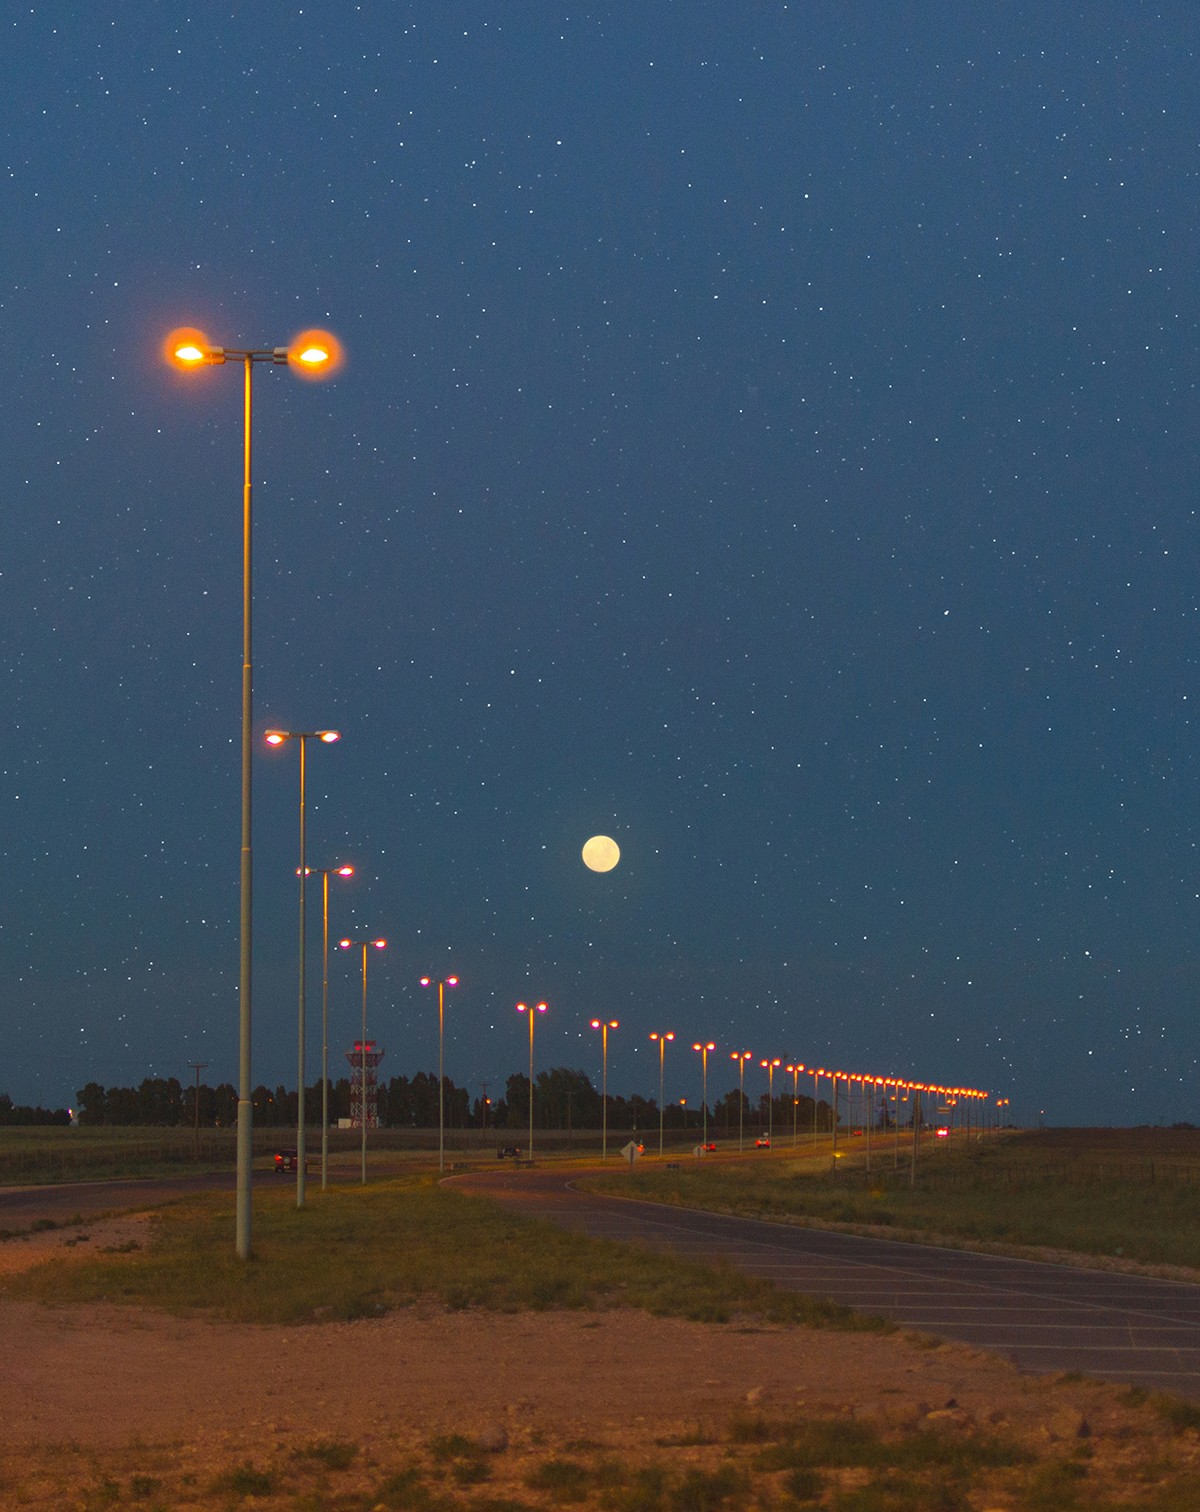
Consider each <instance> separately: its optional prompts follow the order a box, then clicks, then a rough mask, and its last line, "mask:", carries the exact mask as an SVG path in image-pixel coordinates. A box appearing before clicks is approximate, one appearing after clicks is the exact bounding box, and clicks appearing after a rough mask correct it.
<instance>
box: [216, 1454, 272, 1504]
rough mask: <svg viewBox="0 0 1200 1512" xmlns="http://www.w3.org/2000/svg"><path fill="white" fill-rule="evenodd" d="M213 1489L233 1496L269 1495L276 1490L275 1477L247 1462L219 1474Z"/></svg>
mask: <svg viewBox="0 0 1200 1512" xmlns="http://www.w3.org/2000/svg"><path fill="white" fill-rule="evenodd" d="M212 1490H213V1491H215V1492H217V1493H222V1492H224V1493H228V1494H230V1495H232V1496H269V1495H270V1494H271V1492H272V1491H274V1490H275V1477H274V1476H273V1475H271V1474H269V1473H268V1472H267V1471H265V1470H256V1469H255V1467H254V1466H253V1465H251V1464H249V1463H248V1462H247V1463H246V1464H244V1465H238V1466H237V1468H236V1469H234V1470H226V1471H225V1472H224V1474H222V1475H218V1476H217V1478H216V1480H214V1481H213V1482H212Z"/></svg>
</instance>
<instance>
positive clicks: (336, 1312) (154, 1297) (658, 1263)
mask: <svg viewBox="0 0 1200 1512" xmlns="http://www.w3.org/2000/svg"><path fill="white" fill-rule="evenodd" d="M255 1209H256V1211H255V1248H254V1256H253V1259H252V1260H251V1262H250V1263H249V1264H247V1263H245V1262H243V1261H241V1260H239V1259H238V1258H237V1257H236V1254H235V1248H234V1235H233V1225H234V1214H233V1212H232V1210H231V1207H230V1204H229V1200H228V1198H227V1197H225V1196H212V1197H205V1198H202V1199H196V1200H189V1201H187V1202H182V1203H179V1204H176V1205H173V1206H169V1207H165V1208H162V1209H160V1210H158V1211H157V1212H156V1214H155V1215H154V1217H153V1218H152V1220H151V1223H150V1242H149V1245H148V1247H146V1248H144V1249H142V1250H140V1251H138V1252H137V1253H134V1254H130V1255H128V1256H122V1257H120V1258H115V1257H106V1256H102V1255H97V1256H95V1257H90V1258H89V1259H87V1260H85V1261H84V1262H83V1263H79V1262H77V1261H76V1262H73V1263H71V1264H69V1265H68V1264H66V1263H65V1262H64V1261H58V1260H49V1261H47V1262H45V1263H44V1264H43V1265H41V1266H38V1267H35V1268H34V1269H32V1270H29V1271H26V1272H23V1273H20V1274H18V1275H15V1276H11V1277H7V1278H6V1279H5V1281H4V1282H3V1284H2V1286H0V1290H3V1291H5V1292H7V1293H9V1294H12V1295H21V1296H26V1297H36V1298H38V1299H40V1300H42V1301H45V1302H51V1303H85V1302H91V1301H97V1300H99V1299H101V1298H103V1299H105V1300H107V1301H110V1302H130V1303H135V1304H138V1305H150V1306H156V1307H162V1308H165V1309H167V1310H169V1311H175V1312H192V1311H208V1312H212V1313H215V1314H218V1315H220V1316H222V1317H225V1318H229V1319H232V1320H234V1321H237V1322H246V1323H303V1322H310V1321H317V1320H319V1321H328V1320H334V1321H346V1320H351V1319H355V1318H362V1317H374V1316H378V1315H379V1314H381V1313H383V1312H386V1311H388V1310H389V1309H391V1308H394V1307H403V1306H406V1305H408V1304H411V1303H413V1302H415V1301H417V1300H418V1299H422V1300H424V1299H434V1300H437V1301H441V1302H442V1303H444V1304H445V1305H446V1306H449V1307H452V1308H467V1307H478V1308H487V1309H490V1310H493V1311H501V1312H516V1311H520V1310H522V1309H527V1308H528V1309H534V1310H544V1309H547V1308H573V1309H589V1308H594V1309H602V1308H606V1307H615V1306H628V1307H638V1308H643V1309H645V1310H646V1311H647V1312H650V1313H654V1314H657V1315H660V1316H670V1317H683V1318H688V1319H692V1320H695V1321H702V1322H726V1321H730V1320H741V1319H745V1318H750V1319H756V1320H759V1321H767V1322H772V1323H803V1324H809V1325H813V1326H817V1327H830V1328H842V1329H851V1330H879V1331H886V1330H888V1329H889V1328H890V1325H888V1324H886V1323H884V1322H882V1321H881V1320H879V1319H868V1318H864V1317H863V1316H862V1315H860V1314H856V1313H853V1312H851V1311H850V1310H849V1309H847V1308H844V1307H839V1306H836V1305H835V1304H833V1303H829V1302H821V1301H817V1300H813V1299H811V1298H808V1297H803V1296H801V1295H800V1294H798V1293H795V1292H785V1291H781V1290H778V1289H777V1288H776V1287H774V1286H773V1285H771V1283H769V1282H766V1281H763V1280H760V1279H756V1278H753V1277H749V1276H746V1275H743V1274H742V1273H741V1272H739V1271H738V1270H736V1269H735V1268H734V1267H733V1266H731V1265H729V1264H718V1265H705V1264H702V1263H700V1262H698V1261H692V1260H685V1259H681V1258H679V1257H675V1256H670V1255H665V1254H660V1253H656V1252H655V1251H653V1250H651V1249H649V1248H645V1247H641V1246H637V1245H630V1244H620V1243H616V1242H613V1241H607V1240H598V1239H590V1238H588V1237H587V1236H585V1235H582V1234H576V1233H570V1232H568V1231H566V1230H562V1229H559V1228H557V1227H556V1226H554V1225H553V1224H550V1223H545V1222H541V1221H539V1220H534V1219H529V1218H523V1217H521V1216H519V1215H517V1214H514V1213H511V1212H506V1211H505V1210H504V1209H503V1208H501V1207H500V1206H499V1205H498V1204H496V1203H493V1202H491V1201H489V1200H487V1199H485V1198H480V1197H474V1196H467V1195H465V1194H463V1193H460V1192H457V1191H454V1190H449V1189H445V1188H442V1187H439V1186H438V1185H437V1184H436V1182H435V1180H434V1179H433V1177H431V1176H407V1177H400V1178H397V1179H396V1180H393V1181H388V1182H380V1183H378V1184H377V1185H374V1186H370V1187H366V1188H361V1187H352V1188H349V1189H346V1188H341V1189H338V1190H336V1191H335V1192H333V1193H331V1194H330V1195H328V1196H325V1197H319V1198H317V1199H316V1200H313V1201H310V1203H309V1204H308V1206H307V1207H305V1208H303V1209H297V1207H296V1206H295V1202H294V1199H292V1198H291V1197H290V1195H289V1193H288V1192H287V1191H284V1190H282V1189H268V1190H266V1191H263V1192H260V1193H259V1194H258V1195H257V1196H256V1199H255ZM397 1233H403V1235H404V1243H403V1244H402V1245H399V1244H397V1243H396V1234H397Z"/></svg>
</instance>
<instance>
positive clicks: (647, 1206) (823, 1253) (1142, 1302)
mask: <svg viewBox="0 0 1200 1512" xmlns="http://www.w3.org/2000/svg"><path fill="white" fill-rule="evenodd" d="M577 1175H578V1172H574V1173H572V1172H563V1171H558V1172H556V1171H554V1170H552V1169H550V1170H545V1171H536V1170H535V1171H514V1170H507V1171H503V1172H499V1171H498V1172H477V1173H473V1174H468V1175H464V1176H451V1177H448V1178H447V1180H448V1182H449V1183H450V1184H452V1185H455V1186H458V1187H459V1188H460V1189H462V1190H466V1191H471V1192H478V1193H480V1194H481V1195H484V1196H488V1197H493V1198H495V1199H496V1200H497V1201H500V1202H502V1203H505V1204H506V1205H508V1206H510V1207H513V1208H515V1209H517V1210H519V1211H520V1212H523V1213H527V1214H529V1215H530V1216H531V1217H539V1218H545V1219H549V1220H550V1221H552V1222H554V1223H559V1224H562V1225H564V1226H565V1227H568V1228H572V1229H577V1230H580V1231H581V1232H584V1233H587V1234H591V1235H594V1236H596V1237H597V1238H604V1239H619V1240H632V1241H634V1242H637V1243H642V1244H649V1245H652V1246H654V1247H656V1248H661V1249H667V1250H670V1251H672V1252H674V1253H676V1254H680V1255H684V1256H688V1257H692V1258H696V1259H702V1260H715V1259H724V1260H727V1261H729V1262H730V1263H732V1264H733V1265H736V1266H738V1267H739V1268H740V1269H742V1270H744V1271H747V1272H749V1273H750V1274H752V1275H756V1276H762V1277H764V1278H766V1279H768V1280H771V1281H773V1282H775V1284H776V1285H778V1286H782V1287H786V1288H789V1289H791V1290H794V1291H799V1292H804V1293H806V1294H807V1295H809V1296H814V1297H828V1298H831V1299H832V1300H833V1301H835V1302H842V1303H844V1304H845V1305H846V1306H848V1307H855V1308H859V1309H861V1310H862V1311H863V1312H868V1313H874V1314H876V1315H879V1316H882V1317H885V1318H889V1319H891V1320H892V1321H894V1322H896V1323H899V1324H902V1325H903V1326H904V1327H906V1328H912V1329H917V1330H919V1331H921V1332H923V1333H928V1334H935V1335H937V1336H939V1337H942V1338H947V1339H957V1340H960V1341H962V1342H963V1343H967V1344H973V1345H975V1346H977V1347H979V1348H981V1349H987V1350H990V1351H992V1352H993V1353H995V1354H999V1355H1004V1356H1007V1358H1009V1359H1010V1360H1012V1362H1013V1363H1014V1364H1015V1365H1016V1366H1017V1367H1018V1368H1019V1369H1021V1370H1027V1371H1031V1372H1057V1371H1066V1370H1079V1371H1083V1372H1084V1373H1086V1374H1087V1375H1092V1376H1097V1377H1102V1378H1104V1379H1106V1380H1110V1381H1120V1382H1127V1383H1128V1384H1130V1385H1138V1386H1143V1387H1146V1388H1149V1389H1153V1390H1163V1391H1172V1392H1175V1393H1178V1394H1179V1395H1181V1396H1187V1397H1194V1398H1200V1286H1191V1285H1187V1284H1183V1283H1179V1282H1171V1281H1158V1280H1153V1279H1149V1278H1147V1277H1143V1276H1131V1275H1122V1274H1117V1273H1113V1272H1109V1271H1096V1270H1084V1269H1076V1268H1074V1267H1071V1266H1065V1265H1050V1264H1046V1263H1044V1262H1041V1261H1032V1260H1017V1259H1011V1258H1007V1257H1005V1256H1000V1255H979V1254H974V1253H971V1252H968V1251H965V1250H949V1249H938V1248H935V1247H933V1246H930V1245H922V1244H905V1243H901V1242H899V1241H896V1240H891V1239H874V1238H864V1237H861V1236H859V1235H855V1234H839V1233H833V1232H828V1231H825V1230H820V1229H807V1228H796V1227H792V1226H790V1225H788V1224H781V1223H770V1222H765V1221H762V1220H757V1219H749V1218H730V1217H725V1216H723V1215H721V1214H716V1213H703V1212H696V1211H693V1210H690V1209H682V1208H674V1207H666V1206H658V1205H656V1204H651V1203H643V1202H633V1201H628V1200H626V1199H624V1198H620V1197H602V1196H595V1195H592V1194H589V1193H585V1192H581V1191H579V1190H578V1189H577V1188H576V1187H575V1186H574V1185H573V1184H572V1183H573V1179H574V1178H575V1177H576V1176H577Z"/></svg>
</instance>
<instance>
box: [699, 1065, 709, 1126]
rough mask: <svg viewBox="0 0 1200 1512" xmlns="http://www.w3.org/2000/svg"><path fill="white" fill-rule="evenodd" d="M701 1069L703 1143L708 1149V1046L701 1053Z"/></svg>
mask: <svg viewBox="0 0 1200 1512" xmlns="http://www.w3.org/2000/svg"><path fill="white" fill-rule="evenodd" d="M700 1068H701V1069H700V1079H701V1081H702V1083H703V1090H702V1092H701V1097H700V1101H701V1103H702V1104H703V1105H704V1115H703V1119H704V1133H703V1142H704V1145H705V1146H706V1147H707V1145H708V1046H707V1045H705V1047H704V1049H703V1050H702V1051H701V1052H700Z"/></svg>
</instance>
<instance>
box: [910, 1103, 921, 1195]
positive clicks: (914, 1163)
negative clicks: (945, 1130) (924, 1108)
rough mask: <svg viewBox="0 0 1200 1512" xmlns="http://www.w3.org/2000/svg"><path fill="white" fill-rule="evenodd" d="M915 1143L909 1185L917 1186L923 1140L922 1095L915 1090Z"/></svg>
mask: <svg viewBox="0 0 1200 1512" xmlns="http://www.w3.org/2000/svg"><path fill="white" fill-rule="evenodd" d="M912 1121H913V1141H912V1169H911V1170H910V1171H909V1176H908V1184H909V1186H916V1184H917V1146H918V1145H919V1143H920V1139H921V1093H920V1091H919V1090H917V1089H916V1088H914V1089H913V1116H912Z"/></svg>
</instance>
